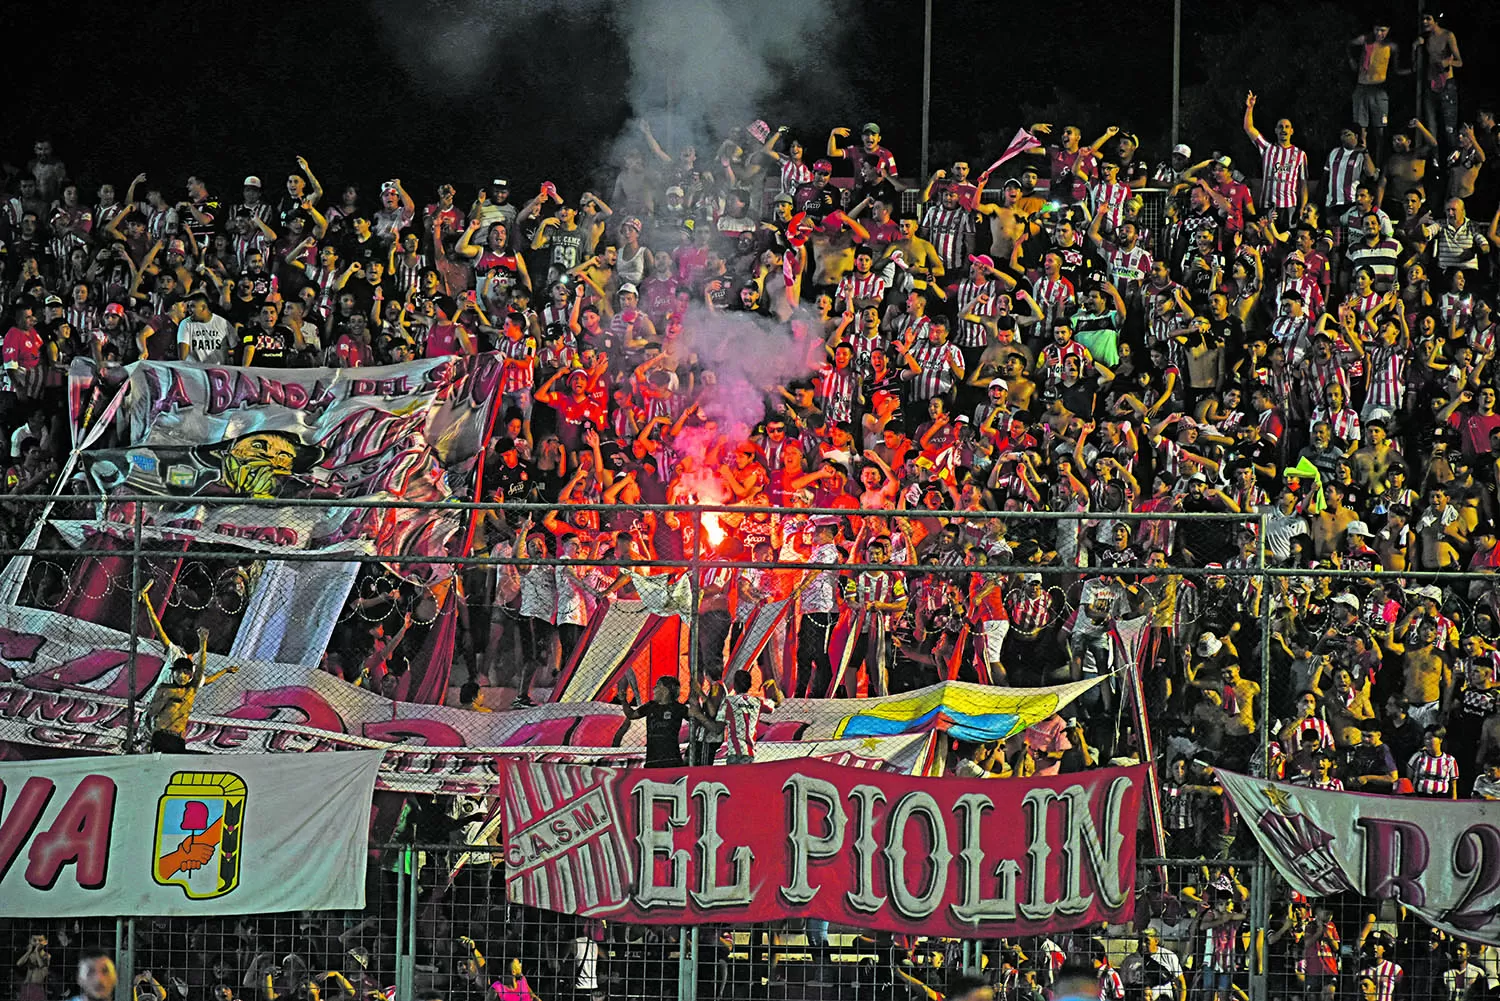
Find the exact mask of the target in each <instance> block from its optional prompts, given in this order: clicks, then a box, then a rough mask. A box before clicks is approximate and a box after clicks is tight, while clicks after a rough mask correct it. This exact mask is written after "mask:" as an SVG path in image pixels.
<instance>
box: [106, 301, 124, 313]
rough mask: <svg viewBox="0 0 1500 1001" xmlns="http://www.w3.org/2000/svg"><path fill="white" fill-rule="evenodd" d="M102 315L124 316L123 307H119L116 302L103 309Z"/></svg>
mask: <svg viewBox="0 0 1500 1001" xmlns="http://www.w3.org/2000/svg"><path fill="white" fill-rule="evenodd" d="M104 315H105V316H124V315H125V307H124V306H122V305H120V304H119V303H118V302H112V303H110V304H109V305H108V306H105V307H104Z"/></svg>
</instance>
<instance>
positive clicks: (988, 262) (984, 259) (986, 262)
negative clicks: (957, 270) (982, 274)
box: [969, 254, 995, 268]
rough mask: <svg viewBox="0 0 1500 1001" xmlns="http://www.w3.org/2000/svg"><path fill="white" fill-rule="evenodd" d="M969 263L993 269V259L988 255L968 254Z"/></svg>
mask: <svg viewBox="0 0 1500 1001" xmlns="http://www.w3.org/2000/svg"><path fill="white" fill-rule="evenodd" d="M969 263H970V264H977V265H979V266H980V267H982V268H993V267H994V266H995V259H994V258H993V257H991V256H990V255H989V254H970V255H969Z"/></svg>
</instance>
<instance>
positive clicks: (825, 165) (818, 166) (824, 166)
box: [812, 160, 833, 174]
mask: <svg viewBox="0 0 1500 1001" xmlns="http://www.w3.org/2000/svg"><path fill="white" fill-rule="evenodd" d="M812 169H813V173H818V172H820V171H826V172H828V173H830V174H831V173H833V164H832V163H831V162H829V161H828V160H819V161H818V162H816V163H814V164H813V168H812Z"/></svg>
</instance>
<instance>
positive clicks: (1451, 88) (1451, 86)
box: [1411, 13, 1464, 152]
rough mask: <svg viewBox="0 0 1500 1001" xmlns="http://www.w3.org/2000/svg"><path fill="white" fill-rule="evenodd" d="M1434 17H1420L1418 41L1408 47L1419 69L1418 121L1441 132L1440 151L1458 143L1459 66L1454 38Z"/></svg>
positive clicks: (1460, 60)
mask: <svg viewBox="0 0 1500 1001" xmlns="http://www.w3.org/2000/svg"><path fill="white" fill-rule="evenodd" d="M1438 17H1439V15H1437V14H1431V13H1428V14H1423V15H1422V22H1421V29H1420V37H1419V38H1417V39H1415V40H1413V41H1412V43H1411V49H1412V58H1413V61H1414V62H1415V61H1416V60H1417V59H1418V58H1420V61H1421V65H1422V66H1423V77H1424V79H1423V84H1422V117H1423V119H1424V120H1425V121H1426V123H1427V128H1428V130H1429V131H1433V132H1436V131H1437V130H1438V129H1441V130H1442V134H1443V150H1444V152H1447V151H1448V150H1451V149H1453V147H1454V146H1455V145H1457V143H1458V81H1457V80H1455V79H1454V78H1453V71H1454V70H1456V69H1459V68H1461V67H1462V66H1463V64H1464V60H1463V57H1462V56H1460V55H1459V54H1458V38H1457V37H1455V36H1454V34H1453V32H1451V31H1449V30H1448V29H1447V28H1444V27H1441V26H1440V25H1439V24H1438Z"/></svg>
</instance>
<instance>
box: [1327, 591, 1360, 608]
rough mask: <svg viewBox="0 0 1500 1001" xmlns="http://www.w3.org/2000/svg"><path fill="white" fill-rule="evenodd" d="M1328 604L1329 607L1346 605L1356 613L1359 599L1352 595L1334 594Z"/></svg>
mask: <svg viewBox="0 0 1500 1001" xmlns="http://www.w3.org/2000/svg"><path fill="white" fill-rule="evenodd" d="M1328 603H1329V604H1330V605H1346V606H1348V607H1349V608H1352V609H1354V610H1355V611H1356V612H1357V611H1359V599H1358V598H1356V597H1355V596H1354V595H1352V594H1336V595H1334V596H1333V597H1332V598H1329V599H1328Z"/></svg>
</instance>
